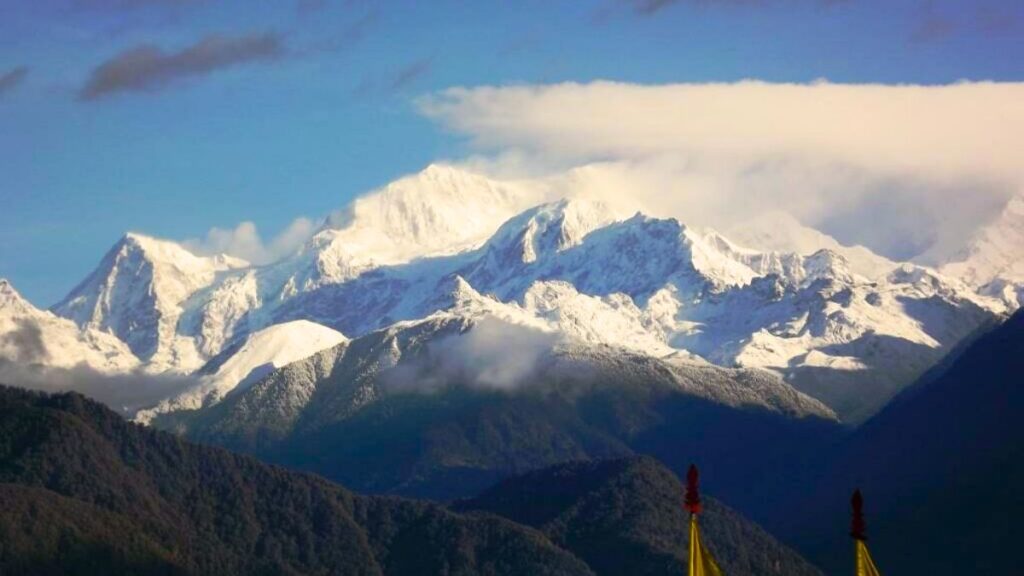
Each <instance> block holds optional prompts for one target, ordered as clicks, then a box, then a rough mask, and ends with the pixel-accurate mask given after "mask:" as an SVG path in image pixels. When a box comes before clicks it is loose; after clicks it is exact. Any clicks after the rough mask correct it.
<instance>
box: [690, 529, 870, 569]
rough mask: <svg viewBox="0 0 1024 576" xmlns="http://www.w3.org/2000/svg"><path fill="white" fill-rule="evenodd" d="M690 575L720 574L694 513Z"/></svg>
mask: <svg viewBox="0 0 1024 576" xmlns="http://www.w3.org/2000/svg"><path fill="white" fill-rule="evenodd" d="M859 574H860V573H859V572H858V575H859ZM868 574H875V572H868ZM690 576H722V569H721V568H719V567H718V563H717V562H715V559H714V558H713V557H712V556H711V552H708V551H707V549H706V548H704V545H703V544H701V541H700V530H699V529H698V528H697V515H696V514H690Z"/></svg>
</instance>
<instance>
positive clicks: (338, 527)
mask: <svg viewBox="0 0 1024 576" xmlns="http://www.w3.org/2000/svg"><path fill="white" fill-rule="evenodd" d="M0 502H2V503H3V504H4V505H3V506H2V507H0V535H3V538H2V540H0V574H11V573H18V574H33V575H35V574H115V573H116V574H147V575H148V574H217V575H230V574H246V575H256V574H268V575H269V574H296V575H297V574H353V575H362V574H366V575H376V574H396V575H398V574H417V575H419V574H465V575H469V574H493V575H498V574H509V575H511V574H550V575H563V574H564V575H585V574H590V573H591V572H590V570H589V569H588V568H587V567H586V566H585V565H584V564H583V563H582V562H581V561H579V560H577V559H576V558H574V557H573V556H572V555H570V554H569V553H567V552H564V551H562V550H560V549H558V548H556V547H555V546H553V545H552V544H551V543H550V542H549V541H548V539H547V538H546V537H545V536H543V535H542V534H541V533H539V532H537V531H534V530H532V529H529V528H525V527H521V526H517V525H515V524H514V523H512V522H510V521H508V520H504V519H500V518H495V517H488V516H464V515H459V514H455V513H453V512H450V511H448V510H446V509H445V508H443V507H440V506H438V505H434V504H429V503H421V502H410V501H403V500H398V499H389V498H367V497H362V496H357V495H354V494H352V493H350V492H348V491H347V490H345V489H343V488H340V487H338V486H335V485H332V484H330V483H328V482H326V481H324V480H322V479H320V478H317V477H315V476H310V475H306V474H299V473H294V472H289V471H286V470H283V469H281V468H275V467H272V466H268V465H265V464H262V463H260V462H258V461H256V460H254V459H252V458H249V457H245V456H238V455H235V454H232V453H230V452H227V451H225V450H222V449H218V448H209V447H203V446H196V445H192V444H189V443H187V442H185V441H183V440H181V439H179V438H177V437H175V436H173V435H170V434H166V433H161V432H155V431H152V430H148V429H145V428H142V427H140V426H137V425H134V424H130V423H127V422H125V421H123V420H122V419H121V418H120V417H118V416H117V415H116V414H114V413H113V412H111V411H109V410H107V409H106V408H104V407H102V406H100V405H99V404H96V403H94V402H92V401H89V400H86V399H85V398H83V397H81V396H78V395H75V394H64V395H57V396H45V395H41V394H37V393H31V392H25V391H21V390H16V389H12V388H0Z"/></svg>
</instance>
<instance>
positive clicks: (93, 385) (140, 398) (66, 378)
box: [0, 320, 195, 416]
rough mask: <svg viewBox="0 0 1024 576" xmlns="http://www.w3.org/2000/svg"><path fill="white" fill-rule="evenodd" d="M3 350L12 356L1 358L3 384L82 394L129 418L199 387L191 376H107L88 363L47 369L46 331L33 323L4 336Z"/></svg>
mask: <svg viewBox="0 0 1024 576" xmlns="http://www.w3.org/2000/svg"><path fill="white" fill-rule="evenodd" d="M0 348H4V349H5V350H6V351H7V353H8V356H5V357H0V384H5V385H9V386H20V387H22V388H29V389H32V390H41V391H43V392H50V393H54V392H70V391H73V392H78V393H80V394H84V395H86V396H89V397H90V398H94V399H96V400H98V401H100V402H102V403H104V404H106V405H107V406H109V407H110V408H111V409H113V410H117V411H119V412H121V413H122V414H123V415H125V416H133V415H134V414H135V412H136V411H137V410H139V409H141V408H145V407H148V406H152V405H153V404H155V403H157V402H158V401H160V400H162V399H164V398H167V397H169V396H171V395H173V394H175V393H177V392H180V391H182V390H185V389H186V388H188V387H190V386H193V385H194V384H195V379H194V378H193V377H191V376H183V375H169V374H147V373H145V372H143V371H142V370H137V371H135V372H133V373H128V374H104V373H102V372H99V371H97V370H95V369H93V368H90V367H89V366H87V365H85V364H79V365H78V366H75V367H72V368H56V367H52V366H47V365H46V361H47V350H46V345H45V343H44V342H43V336H42V330H41V329H40V328H39V326H38V325H37V324H36V323H35V322H33V321H31V320H23V321H22V322H20V323H19V325H18V327H17V328H16V329H15V330H13V331H11V332H8V333H6V334H0Z"/></svg>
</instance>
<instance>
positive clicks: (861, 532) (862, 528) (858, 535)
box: [850, 488, 868, 541]
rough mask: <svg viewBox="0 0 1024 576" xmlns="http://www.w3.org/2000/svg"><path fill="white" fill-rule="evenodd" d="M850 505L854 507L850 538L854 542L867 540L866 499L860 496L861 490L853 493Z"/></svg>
mask: <svg viewBox="0 0 1024 576" xmlns="http://www.w3.org/2000/svg"><path fill="white" fill-rule="evenodd" d="M850 505H851V506H852V507H853V522H851V523H850V536H852V537H853V539H854V540H862V541H864V540H867V539H868V536H867V523H865V522H864V497H863V496H861V495H860V489H859V488H858V489H857V490H854V491H853V497H852V498H850Z"/></svg>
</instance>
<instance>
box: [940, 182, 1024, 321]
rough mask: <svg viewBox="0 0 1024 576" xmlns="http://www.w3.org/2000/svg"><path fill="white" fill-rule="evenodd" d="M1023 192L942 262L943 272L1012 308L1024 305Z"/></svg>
mask: <svg viewBox="0 0 1024 576" xmlns="http://www.w3.org/2000/svg"><path fill="white" fill-rule="evenodd" d="M1021 246H1024V193H1021V194H1018V195H1017V196H1015V197H1013V198H1011V199H1010V201H1009V203H1007V205H1006V207H1005V208H1003V211H1002V212H1001V213H1000V214H999V216H998V217H997V218H996V219H995V221H993V222H991V223H989V224H988V225H986V226H985V227H983V228H982V229H981V230H979V231H978V232H977V233H975V235H974V237H973V238H972V239H971V240H970V243H969V244H968V246H967V248H966V249H965V250H964V251H962V252H961V253H960V254H958V256H957V257H955V258H953V259H952V260H953V261H952V262H948V263H946V264H943V265H942V267H941V270H942V272H943V273H944V274H947V275H950V276H953V277H957V278H961V279H963V280H964V281H965V282H967V283H968V284H970V285H972V286H976V287H979V288H980V290H981V291H982V292H984V293H987V294H991V295H993V296H997V297H1001V298H1002V299H1003V300H1004V301H1006V302H1007V304H1008V305H1010V306H1011V307H1012V308H1017V307H1019V306H1021V305H1022V304H1024V254H1022V253H1021V249H1020V247H1021Z"/></svg>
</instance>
